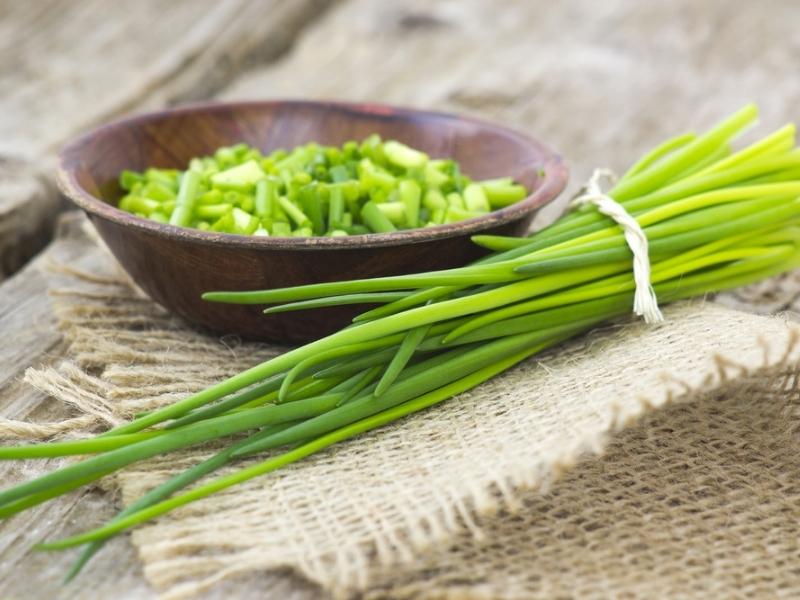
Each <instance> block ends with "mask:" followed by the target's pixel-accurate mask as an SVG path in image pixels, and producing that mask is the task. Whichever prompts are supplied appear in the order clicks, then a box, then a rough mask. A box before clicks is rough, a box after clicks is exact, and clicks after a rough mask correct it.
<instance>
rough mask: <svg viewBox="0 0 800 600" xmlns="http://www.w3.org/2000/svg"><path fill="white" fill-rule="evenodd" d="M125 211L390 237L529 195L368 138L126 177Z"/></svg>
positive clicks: (222, 155)
mask: <svg viewBox="0 0 800 600" xmlns="http://www.w3.org/2000/svg"><path fill="white" fill-rule="evenodd" d="M119 181H120V186H121V187H122V189H123V190H125V191H126V192H127V194H126V195H125V196H124V197H123V198H122V199H121V200H120V202H119V208H121V209H122V210H125V211H127V212H130V213H134V214H136V215H138V216H140V217H143V218H146V219H151V220H153V221H158V222H160V223H169V224H171V225H177V226H180V227H193V228H195V229H202V230H207V231H217V232H223V233H233V234H239V235H257V236H276V237H309V236H346V235H362V234H369V233H391V232H392V231H397V230H399V229H415V228H418V227H429V226H433V225H441V224H444V223H453V222H456V221H463V220H465V219H471V218H474V217H479V216H481V215H484V214H486V213H488V212H490V211H492V210H496V209H498V208H502V207H505V206H508V205H509V204H513V203H514V202H517V201H519V200H522V199H523V198H525V196H527V191H526V189H525V188H524V187H523V186H522V185H520V184H517V183H515V182H514V181H513V180H512V179H511V178H507V177H506V178H498V179H491V180H485V181H478V182H473V181H472V180H471V179H470V178H469V177H468V176H466V175H464V174H463V173H461V169H460V168H459V165H458V163H456V162H455V161H454V160H450V159H433V160H432V159H430V158H429V157H428V155H427V154H425V153H424V152H420V151H419V150H416V149H414V148H411V147H409V146H406V145H405V144H402V143H400V142H398V141H395V140H389V141H386V142H384V141H383V140H381V138H380V137H379V136H378V135H371V136H369V137H368V138H366V139H365V140H364V141H362V142H361V143H360V144H359V143H357V142H355V141H349V142H346V143H345V144H344V145H343V146H342V147H341V148H337V147H335V146H320V145H319V144H316V143H313V142H312V143H308V144H305V145H303V146H298V147H297V148H295V149H293V150H291V151H290V152H287V151H286V150H275V151H274V152H272V153H271V154H269V155H267V156H263V155H262V154H261V152H260V151H259V150H258V149H257V148H253V147H252V146H248V145H247V144H237V145H235V146H230V147H225V148H220V149H219V150H217V151H216V152H215V153H214V155H213V156H207V157H204V158H194V159H192V160H191V161H190V162H189V166H188V169H187V170H186V171H178V170H175V169H156V168H150V169H147V170H145V171H144V172H143V173H136V172H133V171H123V172H122V174H121V175H120V180H119Z"/></svg>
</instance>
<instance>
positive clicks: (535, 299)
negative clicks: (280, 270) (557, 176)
mask: <svg viewBox="0 0 800 600" xmlns="http://www.w3.org/2000/svg"><path fill="white" fill-rule="evenodd" d="M755 117H756V109H755V107H753V106H748V107H745V108H744V109H742V110H741V111H739V112H737V113H736V114H734V115H733V116H732V117H730V118H729V119H727V120H726V121H724V122H722V123H721V124H719V125H718V126H717V127H715V128H713V129H711V130H710V131H709V132H707V133H705V134H703V135H699V136H698V135H694V134H686V135H682V136H679V137H677V138H674V139H672V140H668V141H667V142H665V143H664V144H662V145H661V146H659V147H657V148H656V149H654V150H653V151H652V152H650V153H648V154H647V155H645V156H644V157H643V158H642V159H641V160H640V161H638V162H637V163H636V164H634V166H633V167H631V169H630V170H629V171H628V172H627V173H626V174H625V175H624V176H623V177H622V178H621V179H620V180H619V182H618V183H617V184H616V186H614V188H613V189H612V190H610V192H609V195H610V196H611V197H613V198H614V199H615V200H616V201H618V202H619V203H620V204H622V205H623V206H624V207H625V209H626V210H627V211H628V212H629V213H630V214H632V215H634V216H635V217H636V219H637V221H638V222H639V224H640V225H641V226H642V227H643V229H644V231H645V233H646V235H647V237H648V239H649V240H650V253H651V263H652V274H651V282H652V284H653V287H654V290H655V293H656V294H657V296H658V298H659V300H660V301H661V302H670V301H673V300H678V299H681V298H687V297H691V296H695V295H702V294H705V293H708V292H713V291H719V290H724V289H729V288H733V287H737V286H740V285H743V284H747V283H750V282H754V281H757V280H759V279H762V278H764V277H769V276H772V275H775V274H778V273H781V272H784V271H787V270H790V269H793V268H796V267H798V266H800V252H798V249H799V248H800V152H798V151H797V150H795V149H794V146H795V141H794V128H793V127H792V126H787V127H785V128H783V129H781V130H779V131H777V132H775V133H774V134H772V135H770V136H768V137H766V138H764V139H763V140H761V141H759V142H757V143H755V144H753V145H751V146H748V147H747V148H745V149H743V150H741V151H739V152H736V153H733V152H732V151H731V149H730V145H729V143H730V141H731V139H732V138H733V137H734V136H736V135H737V134H738V133H739V132H741V131H742V130H743V129H744V128H745V127H746V126H747V125H748V124H750V123H751V122H752V121H753V120H754V119H755ZM475 241H476V243H479V244H481V245H483V246H485V247H487V248H490V249H492V250H495V252H494V253H493V254H490V255H489V256H487V257H485V258H483V259H481V260H479V261H477V262H476V263H474V264H472V265H469V266H467V267H462V268H458V269H450V270H447V271H439V272H434V273H421V274H416V275H406V276H400V277H386V278H381V279H372V280H361V281H345V282H337V283H326V284H319V285H310V286H305V287H300V288H292V289H278V290H266V291H256V292H245V293H234V292H211V293H208V294H206V299H208V300H212V301H223V302H237V303H251V304H278V303H283V304H282V305H278V306H272V307H270V308H267V309H266V312H279V311H282V310H292V309H298V308H309V307H314V306H328V305H336V304H347V303H353V302H365V301H369V302H373V303H378V304H380V306H379V307H378V308H375V309H373V310H370V311H367V312H365V313H363V314H361V315H359V316H358V317H357V318H356V319H355V321H356V322H355V324H354V325H353V326H351V327H348V328H346V329H343V330H341V331H339V332H337V333H335V334H333V335H331V336H328V337H326V338H323V339H321V340H318V341H316V342H312V343H310V344H307V345H306V346H303V347H301V348H297V349H295V350H292V351H289V352H287V353H286V354H283V355H281V356H278V357H276V358H273V359H271V360H269V361H267V362H265V363H262V364H260V365H257V366H254V367H253V368H251V369H249V370H247V371H244V372H243V373H240V374H238V375H236V376H234V377H232V378H230V379H228V380H226V381H223V382H221V383H218V384H216V385H214V386H212V387H210V388H208V389H206V390H203V391H201V392H199V393H197V394H194V395H192V396H190V397H188V398H185V399H184V400H181V401H179V402H177V403H175V404H173V405H170V406H167V407H165V408H162V409H159V410H156V411H154V412H152V413H148V414H145V415H141V416H139V417H138V418H136V419H135V420H133V421H132V422H130V423H127V424H125V425H122V426H119V427H117V428H115V429H112V430H111V431H108V432H106V433H105V434H102V435H100V436H97V437H95V438H93V439H87V440H82V441H70V442H54V443H49V444H39V445H32V446H18V447H7V448H0V459H22V458H37V457H50V456H63V455H70V454H92V455H94V456H92V457H90V458H86V459H85V460H83V461H81V462H78V463H75V464H72V465H70V466H67V467H64V468H62V469H59V470H57V471H54V472H52V473H49V474H47V475H44V476H42V477H40V478H38V479H35V480H33V481H30V482H27V483H23V484H20V485H18V486H16V487H13V488H11V489H8V490H5V491H3V492H0V517H9V516H11V515H14V514H16V513H18V512H20V511H22V510H24V509H26V508H29V507H31V506H34V505H37V504H39V503H41V502H44V501H46V500H48V499H50V498H53V497H55V496H58V495H61V494H64V493H66V492H68V491H70V490H72V489H75V488H77V487H79V486H82V485H85V484H87V483H90V482H92V481H95V480H97V479H99V478H101V477H103V476H104V475H106V474H108V473H111V472H113V471H115V470H117V469H120V468H122V467H124V466H126V465H129V464H131V463H133V462H136V461H138V460H142V459H145V458H147V457H150V456H154V455H156V454H162V453H164V452H169V451H172V450H176V449H179V448H185V447H189V446H191V445H194V444H198V443H201V442H205V441H208V440H212V439H216V438H226V437H230V436H232V435H234V434H237V433H241V432H245V431H249V432H250V434H249V437H246V438H244V439H243V440H238V441H236V442H235V443H231V445H230V446H228V447H227V448H225V449H224V450H222V451H220V452H218V453H217V454H216V455H214V456H213V457H211V458H209V459H207V460H205V461H203V462H201V463H198V464H197V465H195V466H194V467H192V468H190V469H188V470H186V471H184V472H183V473H180V474H178V475H176V476H175V477H173V478H172V479H170V480H168V481H167V482H165V483H164V484H162V485H160V486H158V487H156V488H154V489H153V490H151V491H150V492H149V493H148V494H146V495H145V496H143V497H142V498H140V499H139V500H138V501H136V502H135V503H134V504H132V505H131V506H129V507H128V508H127V509H125V510H124V511H123V512H122V513H120V514H119V515H118V516H117V517H116V518H115V519H114V520H112V521H111V522H110V523H108V524H107V525H105V526H103V527H100V528H98V529H96V530H94V531H90V532H88V533H85V534H82V535H78V536H75V537H73V538H70V539H66V540H62V541H60V542H56V543H52V544H45V545H43V546H42V548H45V549H60V548H66V547H70V546H75V545H78V544H89V545H88V546H87V548H86V549H85V551H84V553H83V555H82V556H81V558H80V559H79V561H78V562H77V563H76V566H75V568H74V569H73V571H72V572H71V573H70V577H71V576H73V575H74V574H75V573H77V571H78V570H79V569H80V568H81V566H82V565H83V564H84V563H85V562H86V561H87V560H88V559H89V558H90V557H91V556H92V554H93V553H94V552H96V551H97V550H98V549H99V548H100V546H101V545H102V543H103V542H104V540H106V539H107V538H108V537H110V536H112V535H115V534H116V533H119V532H120V531H123V530H125V529H128V528H130V527H132V526H134V525H137V524H139V523H141V522H143V521H146V520H148V519H151V518H154V517H156V516H158V515H161V514H164V513H166V512H168V511H170V510H172V509H173V508H176V507H178V506H181V505H184V504H187V503H189V502H193V501H195V500H198V499H200V498H203V497H205V496H208V495H210V494H213V493H215V492H217V491H219V490H222V489H225V488H227V487H230V486H232V485H236V484H238V483H241V482H243V481H246V480H248V479H251V478H253V477H257V476H259V475H262V474H265V473H268V472H271V471H274V470H276V469H279V468H281V467H283V466H285V465H287V464H290V463H292V462H295V461H297V460H300V459H302V458H304V457H306V456H308V455H310V454H313V453H314V452H318V451H319V450H321V449H323V448H326V447H328V446H330V445H331V444H334V443H336V442H339V441H342V440H345V439H349V438H351V437H353V436H355V435H358V434H359V433H362V432H364V431H368V430H370V429H373V428H375V427H379V426H382V425H384V424H387V423H390V422H392V421H394V420H397V419H399V418H401V417H403V416H405V415H408V414H411V413H413V412H416V411H419V410H422V409H424V408H426V407H429V406H431V405H433V404H436V403H438V402H441V401H444V400H446V399H448V398H450V397H452V396H453V395H455V394H458V393H460V392H463V391H465V390H468V389H470V388H472V387H474V386H476V385H478V384H480V383H481V382H483V381H486V380H487V379H489V378H491V377H493V376H495V375H497V374H499V373H501V372H502V371H504V370H506V369H508V368H510V367H511V366H513V365H515V364H517V363H518V362H520V361H522V360H524V359H525V358H527V357H529V356H531V355H533V354H535V353H537V352H540V351H542V350H543V349H546V348H549V347H551V346H553V345H555V344H558V343H559V342H561V341H563V340H565V339H567V338H568V337H570V336H573V335H576V334H578V333H580V332H583V331H586V330H587V329H589V328H591V327H592V326H594V325H596V324H598V323H600V322H602V321H605V320H607V319H610V318H613V317H617V316H620V315H624V314H626V313H628V312H629V311H630V309H631V302H632V299H633V280H632V278H631V274H630V271H631V256H630V251H629V249H628V248H627V246H626V245H625V241H624V239H623V237H622V234H621V232H620V229H619V227H618V226H617V225H616V224H614V223H613V222H611V221H610V220H609V219H608V218H607V217H605V216H603V215H601V214H600V213H598V212H597V210H596V209H594V208H592V207H590V206H586V207H582V208H579V209H576V210H573V211H571V212H570V213H568V214H567V215H565V216H564V217H562V218H561V219H559V220H558V221H556V222H555V223H554V224H553V225H551V226H550V227H548V228H547V229H545V230H543V231H541V232H538V233H536V234H534V235H532V236H530V237H528V238H505V237H496V236H478V237H477V238H476V239H475ZM276 448H290V449H288V450H286V451H284V452H283V453H281V454H278V455H277V456H273V457H271V458H269V459H268V460H266V461H264V462H260V463H257V464H255V465H252V466H249V467H247V468H244V469H242V470H240V471H237V472H234V473H231V474H229V475H225V476H223V477H219V478H217V479H214V480H211V481H210V482H207V483H205V484H202V485H200V486H198V487H195V488H194V489H192V490H191V491H188V492H184V493H181V494H176V493H177V492H178V491H179V490H181V489H182V488H185V487H187V486H189V485H190V484H192V483H194V482H196V481H198V480H199V479H200V478H202V477H204V476H205V475H208V474H209V473H211V472H213V471H215V470H217V469H220V468H221V467H223V466H225V465H227V464H229V463H231V462H233V461H235V460H236V459H238V458H240V457H244V456H252V455H255V454H257V453H259V452H262V451H265V450H268V449H276Z"/></svg>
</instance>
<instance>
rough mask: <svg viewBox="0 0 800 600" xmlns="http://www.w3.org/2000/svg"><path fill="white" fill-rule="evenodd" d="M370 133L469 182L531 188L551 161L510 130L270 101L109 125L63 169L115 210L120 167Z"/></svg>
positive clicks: (449, 118) (384, 110)
mask: <svg viewBox="0 0 800 600" xmlns="http://www.w3.org/2000/svg"><path fill="white" fill-rule="evenodd" d="M372 133H378V134H379V135H381V136H382V137H383V138H384V139H396V140H399V141H401V142H404V143H407V144H409V145H411V146H414V147H416V148H419V149H421V150H423V151H425V152H427V153H428V154H429V155H430V156H431V157H434V158H454V159H455V160H457V161H458V162H459V163H460V165H461V167H462V171H463V172H464V173H465V174H467V175H469V176H471V177H473V178H475V179H483V178H489V177H500V176H509V177H513V178H514V179H516V180H517V181H519V182H520V183H522V184H523V185H525V186H526V187H527V188H528V189H529V190H535V189H536V188H538V187H540V186H541V184H542V173H543V169H546V168H547V167H548V165H547V164H546V162H547V161H546V159H547V158H548V157H551V156H552V154H551V151H550V150H549V149H547V148H545V147H543V146H541V145H540V144H538V143H537V142H536V141H534V140H531V139H530V138H527V137H525V136H522V135H519V134H517V133H516V132H513V131H511V130H508V129H505V128H502V127H497V126H494V125H490V124H487V123H482V122H480V121H475V120H471V119H467V118H461V117H457V116H453V115H447V114H441V113H433V112H424V111H414V110H405V109H398V108H392V107H384V106H378V105H369V104H338V103H321V102H303V101H288V102H280V101H276V102H249V103H248V102H243V103H232V104H217V105H213V104H212V105H197V106H189V107H184V108H179V109H173V110H170V111H164V112H160V113H153V114H149V115H143V116H140V117H133V118H130V119H126V120H123V121H120V122H117V123H113V124H110V125H107V126H105V127H102V128H100V129H98V130H95V131H94V132H92V133H91V134H89V135H87V136H85V137H84V138H81V139H79V140H78V141H77V142H76V143H75V144H73V145H71V146H70V147H68V148H67V149H66V150H65V151H64V153H63V154H62V168H63V169H64V170H65V171H67V172H69V173H71V175H72V176H74V178H75V181H76V182H77V183H78V185H79V186H80V187H81V188H83V191H85V192H88V193H89V194H91V195H92V196H94V197H96V198H99V199H102V200H103V201H105V202H106V203H108V204H111V205H116V203H117V201H118V200H119V198H120V196H121V193H122V190H121V189H120V187H119V184H118V182H117V179H118V176H119V173H120V172H121V171H122V170H123V169H133V170H137V171H141V170H143V169H145V168H147V167H161V168H167V167H169V168H181V169H182V168H185V167H186V165H187V163H188V161H189V160H190V159H191V158H194V157H197V156H204V155H208V154H211V153H213V152H214V151H215V150H216V149H217V148H219V147H220V146H224V145H230V144H234V143H237V142H242V141H243V142H246V143H248V144H250V145H253V146H256V147H258V148H259V149H260V150H262V151H263V152H270V151H272V150H275V149H277V148H286V149H289V148H292V147H294V146H296V145H298V144H302V143H305V142H309V141H316V142H319V143H321V144H332V145H341V144H342V143H343V142H345V141H347V140H350V139H355V140H361V139H363V138H365V137H367V136H368V135H370V134H372ZM559 164H560V162H559ZM548 175H549V176H552V174H548ZM84 208H86V206H84Z"/></svg>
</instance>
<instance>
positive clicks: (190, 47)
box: [0, 0, 330, 278]
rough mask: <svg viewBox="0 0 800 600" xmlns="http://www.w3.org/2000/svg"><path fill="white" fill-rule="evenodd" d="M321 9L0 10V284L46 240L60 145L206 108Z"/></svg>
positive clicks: (229, 3) (38, 5)
mask: <svg viewBox="0 0 800 600" xmlns="http://www.w3.org/2000/svg"><path fill="white" fill-rule="evenodd" d="M329 4H330V2H328V1H327V0H263V1H259V2H249V1H248V0H226V1H225V2H217V1H214V0H196V1H193V2H190V1H188V0H182V1H179V2H160V1H159V0H141V1H137V2H124V3H118V2H105V1H104V0H80V1H79V2H66V1H64V0H41V1H37V2H24V1H17V0H2V1H0V108H1V109H2V110H0V267H2V268H0V278H2V275H3V274H4V273H5V274H8V273H9V272H13V271H14V270H16V269H17V268H19V267H20V266H21V264H22V263H23V262H24V261H25V260H26V259H28V258H29V257H30V256H31V255H32V254H33V253H34V252H35V251H37V250H39V249H40V248H41V247H42V246H43V244H44V243H46V242H47V241H48V239H49V236H50V234H51V232H52V225H53V223H54V212H57V210H58V208H59V205H58V204H57V203H56V197H55V195H54V194H53V188H52V187H42V186H41V185H40V181H41V180H40V179H39V178H38V173H39V172H41V173H45V174H50V175H51V174H52V169H53V165H54V158H55V150H56V149H57V148H58V146H60V145H61V144H62V143H63V142H64V141H66V140H67V139H68V138H70V137H72V136H73V135H75V134H76V133H78V132H80V131H83V130H85V129H86V128H88V127H91V126H93V125H96V124H98V123H100V122H103V121H106V120H108V119H110V118H112V117H114V116H116V115H119V114H122V113H125V112H129V111H134V110H142V109H144V108H154V107H160V106H164V105H166V104H170V103H174V102H180V101H190V100H199V99H204V98H207V97H209V96H210V95H212V94H213V93H215V92H217V91H218V90H220V89H221V88H222V87H223V86H224V85H225V84H226V83H228V82H229V81H231V80H232V79H233V78H234V77H235V76H236V74H237V73H238V72H239V71H240V70H241V69H242V68H244V67H245V66H246V65H253V64H263V63H264V62H268V61H270V60H273V59H275V58H276V57H278V56H280V55H281V54H282V53H283V52H285V51H286V49H287V48H289V47H290V46H291V44H292V43H293V41H294V39H295V38H296V36H297V34H298V32H299V31H300V30H302V29H303V28H304V27H305V26H307V25H308V23H310V22H312V21H313V20H314V19H315V18H317V17H318V16H319V15H320V14H322V12H323V11H324V8H325V7H326V6H328V5H329ZM21 177H24V178H26V179H27V180H28V182H27V183H22V184H21V183H19V180H20V178H21ZM50 181H52V177H50ZM12 186H16V188H15V189H9V188H10V187H12ZM22 188H25V189H22ZM20 215H24V216H23V217H22V218H21V217H20Z"/></svg>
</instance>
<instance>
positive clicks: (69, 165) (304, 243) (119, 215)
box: [56, 99, 569, 250]
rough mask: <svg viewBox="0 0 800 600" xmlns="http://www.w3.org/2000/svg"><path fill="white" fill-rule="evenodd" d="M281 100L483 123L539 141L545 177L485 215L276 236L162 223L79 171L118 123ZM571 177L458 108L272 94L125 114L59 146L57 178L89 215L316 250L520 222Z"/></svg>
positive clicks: (219, 240) (201, 237)
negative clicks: (125, 205) (109, 197)
mask: <svg viewBox="0 0 800 600" xmlns="http://www.w3.org/2000/svg"><path fill="white" fill-rule="evenodd" d="M276 105H283V106H286V105H295V106H305V107H312V108H313V107H319V108H328V109H330V108H331V107H333V108H336V109H337V110H340V111H342V112H344V113H348V112H351V113H361V114H365V113H366V114H379V115H380V114H384V115H392V116H396V117H398V118H404V117H411V116H417V117H425V118H435V119H457V120H459V121H465V122H467V123H471V124H473V125H476V126H478V127H482V128H485V129H489V130H493V131H496V132H501V133H503V134H505V135H507V136H509V137H511V138H515V139H516V140H518V141H519V142H521V143H523V144H525V145H528V146H535V147H536V148H537V149H538V150H539V152H540V154H541V155H542V156H543V158H544V164H543V165H541V168H542V170H543V171H544V182H543V183H542V185H540V186H539V187H538V188H536V189H535V190H533V192H532V193H531V194H529V195H528V196H526V197H525V198H523V199H522V200H520V201H518V202H515V203H514V204H511V205H510V206H507V207H504V208H501V209H498V210H495V211H492V212H490V213H487V214H485V215H481V216H480V217H475V218H472V219H466V220H464V221H457V222H455V223H447V224H442V225H434V226H430V227H421V228H416V229H404V230H399V231H396V232H392V233H371V234H363V235H351V236H346V237H345V236H342V237H326V236H318V237H316V236H315V237H271V236H246V235H238V234H230V233H219V232H211V231H203V230H201V229H194V228H190V227H178V226H175V225H169V224H166V223H158V222H156V221H152V220H150V219H144V218H142V217H138V216H136V215H134V214H132V213H129V212H126V211H123V210H120V209H119V208H117V207H115V206H113V205H111V204H109V203H107V202H105V201H104V200H102V199H100V198H98V197H96V196H94V195H93V194H91V193H89V192H88V191H86V190H85V189H84V188H83V187H82V186H81V185H80V183H79V182H78V180H77V177H76V176H75V170H76V167H77V165H79V164H80V162H81V154H82V152H81V151H82V149H83V147H84V146H85V145H87V144H88V143H89V142H91V140H92V139H94V138H95V137H96V136H97V135H100V134H101V133H103V132H105V131H107V130H109V129H114V128H119V127H127V126H130V125H134V124H135V125H140V124H143V123H148V122H151V121H159V120H163V119H168V118H170V117H171V116H172V115H176V114H191V113H201V112H207V111H214V110H231V109H233V110H237V109H252V108H261V107H271V106H276ZM568 177H569V169H568V167H567V164H566V162H565V161H564V159H563V157H562V156H561V154H559V153H558V152H557V151H555V150H554V149H552V148H551V147H550V146H548V145H546V144H544V143H543V142H541V141H539V140H537V139H536V138H533V137H531V136H528V135H525V134H523V133H520V132H518V131H515V130H514V129H511V128H509V127H505V126H503V125H498V124H496V123H492V122H490V121H486V120H483V119H479V118H475V117H471V116H462V115H458V114H455V113H449V112H443V111H432V110H426V109H416V108H408V107H401V106H395V105H391V104H382V103H373V102H347V101H338V100H333V101H331V100H307V99H269V100H241V101H232V102H216V101H212V102H193V103H187V104H182V105H179V106H175V107H170V108H166V109H162V110H157V111H150V112H145V113H138V114H134V115H130V116H126V117H123V118H120V119H116V120H114V121H111V122H108V123H105V124H103V125H100V126H98V127H95V128H93V129H91V130H89V131H87V132H85V133H83V134H80V135H78V136H76V137H74V138H72V139H71V140H70V141H68V142H67V143H66V144H65V145H64V146H63V147H62V148H61V150H60V151H59V153H58V160H57V167H56V183H57V185H58V188H59V190H60V191H61V192H62V193H63V194H64V195H65V196H66V197H67V198H69V199H70V200H71V201H72V202H73V203H75V204H76V205H77V206H78V207H80V208H82V209H83V210H84V211H86V212H87V213H88V214H89V215H90V217H91V216H96V217H100V218H102V219H106V220H108V221H111V222H113V223H116V224H118V225H121V226H124V227H130V228H133V229H137V230H139V231H142V232H146V233H149V234H153V235H156V236H158V237H162V238H169V239H173V240H174V239H176V238H177V239H180V240H184V241H191V242H194V243H197V244H203V245H220V244H224V245H227V246H232V247H241V248H250V249H287V250H316V249H330V250H335V249H348V250H351V249H355V248H376V247H386V246H400V245H404V244H407V243H409V242H412V241H414V242H425V241H433V240H439V239H446V238H452V237H457V236H463V235H468V234H472V233H478V232H480V231H483V230H486V229H489V228H493V227H497V226H500V225H504V224H507V223H510V222H512V221H516V220H518V219H520V218H522V217H524V216H525V215H526V214H528V213H530V212H532V211H534V210H536V209H538V208H540V207H541V206H543V205H545V204H546V203H548V202H550V201H551V200H554V199H555V198H556V197H558V195H559V194H560V193H561V192H562V191H563V190H564V188H565V187H566V184H567V180H568Z"/></svg>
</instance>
